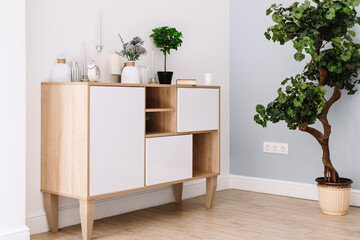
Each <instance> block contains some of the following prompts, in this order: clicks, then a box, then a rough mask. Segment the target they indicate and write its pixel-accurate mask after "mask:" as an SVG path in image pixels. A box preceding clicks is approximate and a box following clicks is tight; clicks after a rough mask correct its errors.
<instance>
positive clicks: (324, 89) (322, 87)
mask: <svg viewBox="0 0 360 240" xmlns="http://www.w3.org/2000/svg"><path fill="white" fill-rule="evenodd" d="M318 88H319V91H320V93H321V95H322V96H324V95H325V94H326V88H325V87H324V86H318Z"/></svg>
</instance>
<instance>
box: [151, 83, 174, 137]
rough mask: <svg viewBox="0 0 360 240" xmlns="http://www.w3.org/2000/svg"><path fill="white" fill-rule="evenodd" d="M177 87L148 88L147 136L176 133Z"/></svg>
mask: <svg viewBox="0 0 360 240" xmlns="http://www.w3.org/2000/svg"><path fill="white" fill-rule="evenodd" d="M176 93H177V92H176V88H174V87H171V85H169V86H168V87H159V88H155V87H147V88H146V110H145V111H146V114H147V115H148V117H149V119H148V120H146V137H153V136H166V135H172V134H176V129H177V128H176V101H177V99H176Z"/></svg>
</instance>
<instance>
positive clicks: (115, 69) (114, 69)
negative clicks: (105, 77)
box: [110, 65, 121, 75]
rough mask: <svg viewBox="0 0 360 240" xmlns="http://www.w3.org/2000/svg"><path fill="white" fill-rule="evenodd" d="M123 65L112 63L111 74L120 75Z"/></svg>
mask: <svg viewBox="0 0 360 240" xmlns="http://www.w3.org/2000/svg"><path fill="white" fill-rule="evenodd" d="M120 73H121V66H120V65H110V74H112V75H120Z"/></svg>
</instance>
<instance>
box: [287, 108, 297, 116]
mask: <svg viewBox="0 0 360 240" xmlns="http://www.w3.org/2000/svg"><path fill="white" fill-rule="evenodd" d="M286 113H287V114H288V115H289V116H290V117H295V116H296V114H295V112H294V111H293V110H292V109H291V108H290V107H289V108H288V110H287V111H286Z"/></svg>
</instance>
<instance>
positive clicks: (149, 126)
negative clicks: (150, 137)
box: [146, 112, 176, 135]
mask: <svg viewBox="0 0 360 240" xmlns="http://www.w3.org/2000/svg"><path fill="white" fill-rule="evenodd" d="M149 114H150V119H149V120H147V121H146V133H173V134H174V135H175V133H176V115H175V112H152V113H149Z"/></svg>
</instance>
